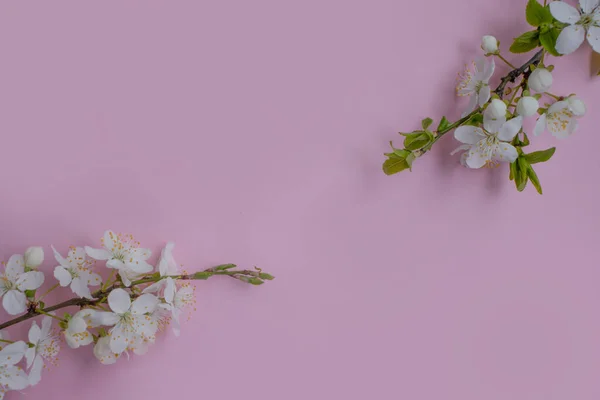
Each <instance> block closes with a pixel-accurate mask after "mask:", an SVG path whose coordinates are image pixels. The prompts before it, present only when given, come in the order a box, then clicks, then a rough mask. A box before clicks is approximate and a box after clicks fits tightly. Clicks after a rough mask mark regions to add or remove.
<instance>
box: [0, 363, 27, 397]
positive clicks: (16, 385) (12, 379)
mask: <svg viewBox="0 0 600 400" xmlns="http://www.w3.org/2000/svg"><path fill="white" fill-rule="evenodd" d="M0 385H2V386H6V387H8V388H9V389H11V390H23V389H25V388H26V387H27V386H29V380H28V379H27V374H25V371H23V369H22V368H19V367H17V366H13V365H11V366H10V367H6V368H5V369H4V370H3V371H2V374H0ZM0 394H2V392H0Z"/></svg>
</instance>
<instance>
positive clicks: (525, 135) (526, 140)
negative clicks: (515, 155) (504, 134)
mask: <svg viewBox="0 0 600 400" xmlns="http://www.w3.org/2000/svg"><path fill="white" fill-rule="evenodd" d="M521 143H522V147H525V146H529V143H530V141H529V136H527V134H526V133H525V132H523V140H522V141H521Z"/></svg>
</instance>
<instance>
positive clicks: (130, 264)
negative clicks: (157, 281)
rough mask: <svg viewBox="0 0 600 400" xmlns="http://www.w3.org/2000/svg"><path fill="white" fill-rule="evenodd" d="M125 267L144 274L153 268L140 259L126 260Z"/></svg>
mask: <svg viewBox="0 0 600 400" xmlns="http://www.w3.org/2000/svg"><path fill="white" fill-rule="evenodd" d="M125 267H126V268H129V269H130V270H132V271H133V272H136V273H138V274H145V273H147V272H151V271H152V270H153V269H154V267H153V266H152V265H150V264H148V263H147V262H146V261H144V260H142V259H133V260H131V259H130V260H126V261H125Z"/></svg>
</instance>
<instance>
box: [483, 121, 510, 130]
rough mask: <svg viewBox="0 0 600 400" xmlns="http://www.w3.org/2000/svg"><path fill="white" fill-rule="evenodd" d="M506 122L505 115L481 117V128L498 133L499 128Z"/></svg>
mask: <svg viewBox="0 0 600 400" xmlns="http://www.w3.org/2000/svg"><path fill="white" fill-rule="evenodd" d="M505 122H506V117H502V118H496V119H492V118H484V119H483V129H485V130H486V131H488V132H491V133H498V132H499V131H500V128H501V127H502V125H504V123H505Z"/></svg>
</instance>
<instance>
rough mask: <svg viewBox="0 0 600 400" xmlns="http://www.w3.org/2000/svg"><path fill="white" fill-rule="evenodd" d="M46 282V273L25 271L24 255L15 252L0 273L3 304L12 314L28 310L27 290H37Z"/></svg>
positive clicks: (0, 294) (0, 291)
mask: <svg viewBox="0 0 600 400" xmlns="http://www.w3.org/2000/svg"><path fill="white" fill-rule="evenodd" d="M43 283H44V273H43V272H40V271H28V272H25V260H24V258H23V256H22V255H20V254H15V255H13V256H12V257H10V259H9V260H8V262H7V263H6V265H5V266H4V273H3V274H0V297H2V306H3V307H4V309H5V310H6V312H7V313H9V314H10V315H17V314H21V313H23V312H25V310H27V297H26V296H25V291H26V290H36V289H38V288H39V287H40V286H42V284H43Z"/></svg>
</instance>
